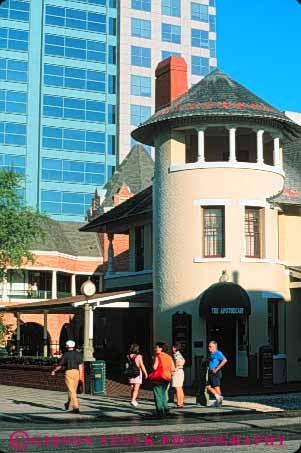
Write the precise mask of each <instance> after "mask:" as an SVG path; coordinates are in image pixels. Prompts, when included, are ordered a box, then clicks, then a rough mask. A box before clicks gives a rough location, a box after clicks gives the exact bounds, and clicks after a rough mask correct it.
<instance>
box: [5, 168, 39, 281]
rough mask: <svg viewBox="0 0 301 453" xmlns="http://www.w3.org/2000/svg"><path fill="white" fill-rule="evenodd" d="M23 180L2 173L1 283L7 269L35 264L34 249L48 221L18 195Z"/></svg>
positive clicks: (15, 175)
mask: <svg viewBox="0 0 301 453" xmlns="http://www.w3.org/2000/svg"><path fill="white" fill-rule="evenodd" d="M22 184H23V178H22V177H21V176H20V175H19V174H17V173H16V172H14V171H13V170H1V171H0V282H1V281H3V279H4V278H5V277H6V275H7V268H8V267H10V266H12V267H17V268H20V267H21V266H22V263H24V260H28V261H34V257H33V255H32V253H31V250H30V249H31V247H32V244H33V243H34V241H35V240H38V239H43V237H44V228H45V226H46V225H47V223H48V217H47V216H46V215H45V214H42V213H40V212H38V211H37V210H35V209H33V208H30V207H28V206H25V205H24V203H23V198H22V197H21V196H20V195H19V190H20V189H21V188H22Z"/></svg>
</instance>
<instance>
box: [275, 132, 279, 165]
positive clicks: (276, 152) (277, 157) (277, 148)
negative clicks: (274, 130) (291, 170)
mask: <svg viewBox="0 0 301 453" xmlns="http://www.w3.org/2000/svg"><path fill="white" fill-rule="evenodd" d="M274 166H275V167H280V138H279V137H276V138H274Z"/></svg>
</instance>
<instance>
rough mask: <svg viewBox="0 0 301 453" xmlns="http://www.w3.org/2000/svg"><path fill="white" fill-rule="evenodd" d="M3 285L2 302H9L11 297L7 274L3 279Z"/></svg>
mask: <svg viewBox="0 0 301 453" xmlns="http://www.w3.org/2000/svg"><path fill="white" fill-rule="evenodd" d="M1 285H2V296H1V300H2V302H8V301H9V297H8V291H7V276H6V275H5V276H4V277H3V279H2V282H1ZM10 294H12V293H10Z"/></svg>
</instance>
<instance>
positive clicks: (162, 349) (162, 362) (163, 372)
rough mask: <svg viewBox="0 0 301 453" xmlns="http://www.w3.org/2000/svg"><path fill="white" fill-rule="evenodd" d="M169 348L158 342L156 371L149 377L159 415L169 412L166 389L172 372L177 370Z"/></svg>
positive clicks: (156, 347) (162, 415) (154, 366)
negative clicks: (168, 352)
mask: <svg viewBox="0 0 301 453" xmlns="http://www.w3.org/2000/svg"><path fill="white" fill-rule="evenodd" d="M167 349H168V348H167V344H166V343H163V342H160V341H159V342H158V343H156V346H155V353H156V358H155V361H154V364H153V369H154V371H153V373H151V374H150V375H149V379H150V380H151V382H152V384H153V392H154V400H155V404H156V411H157V415H158V416H159V417H164V416H165V415H167V414H168V412H169V408H168V402H167V398H166V390H167V387H168V384H169V383H170V381H171V373H172V372H173V371H175V366H174V363H173V360H172V358H171V356H170V355H168V354H167Z"/></svg>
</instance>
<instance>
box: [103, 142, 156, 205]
mask: <svg viewBox="0 0 301 453" xmlns="http://www.w3.org/2000/svg"><path fill="white" fill-rule="evenodd" d="M153 176H154V161H153V159H152V158H151V157H150V155H149V154H148V152H147V151H146V150H145V148H144V146H143V145H140V144H138V145H135V146H133V148H132V149H131V151H130V152H129V154H128V155H127V156H126V157H125V159H124V160H123V161H122V163H121V164H120V166H119V167H118V169H117V170H116V171H115V173H114V174H113V176H112V178H111V179H110V180H109V181H108V182H107V184H106V185H105V186H104V189H105V190H106V196H105V199H104V201H103V203H102V207H112V206H113V197H114V195H115V194H116V193H117V192H118V191H119V189H120V187H121V186H122V185H123V184H125V185H126V186H127V187H128V188H129V189H130V191H131V193H133V194H136V193H138V192H141V190H143V189H145V188H146V187H148V186H150V185H151V184H152V178H153Z"/></svg>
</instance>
